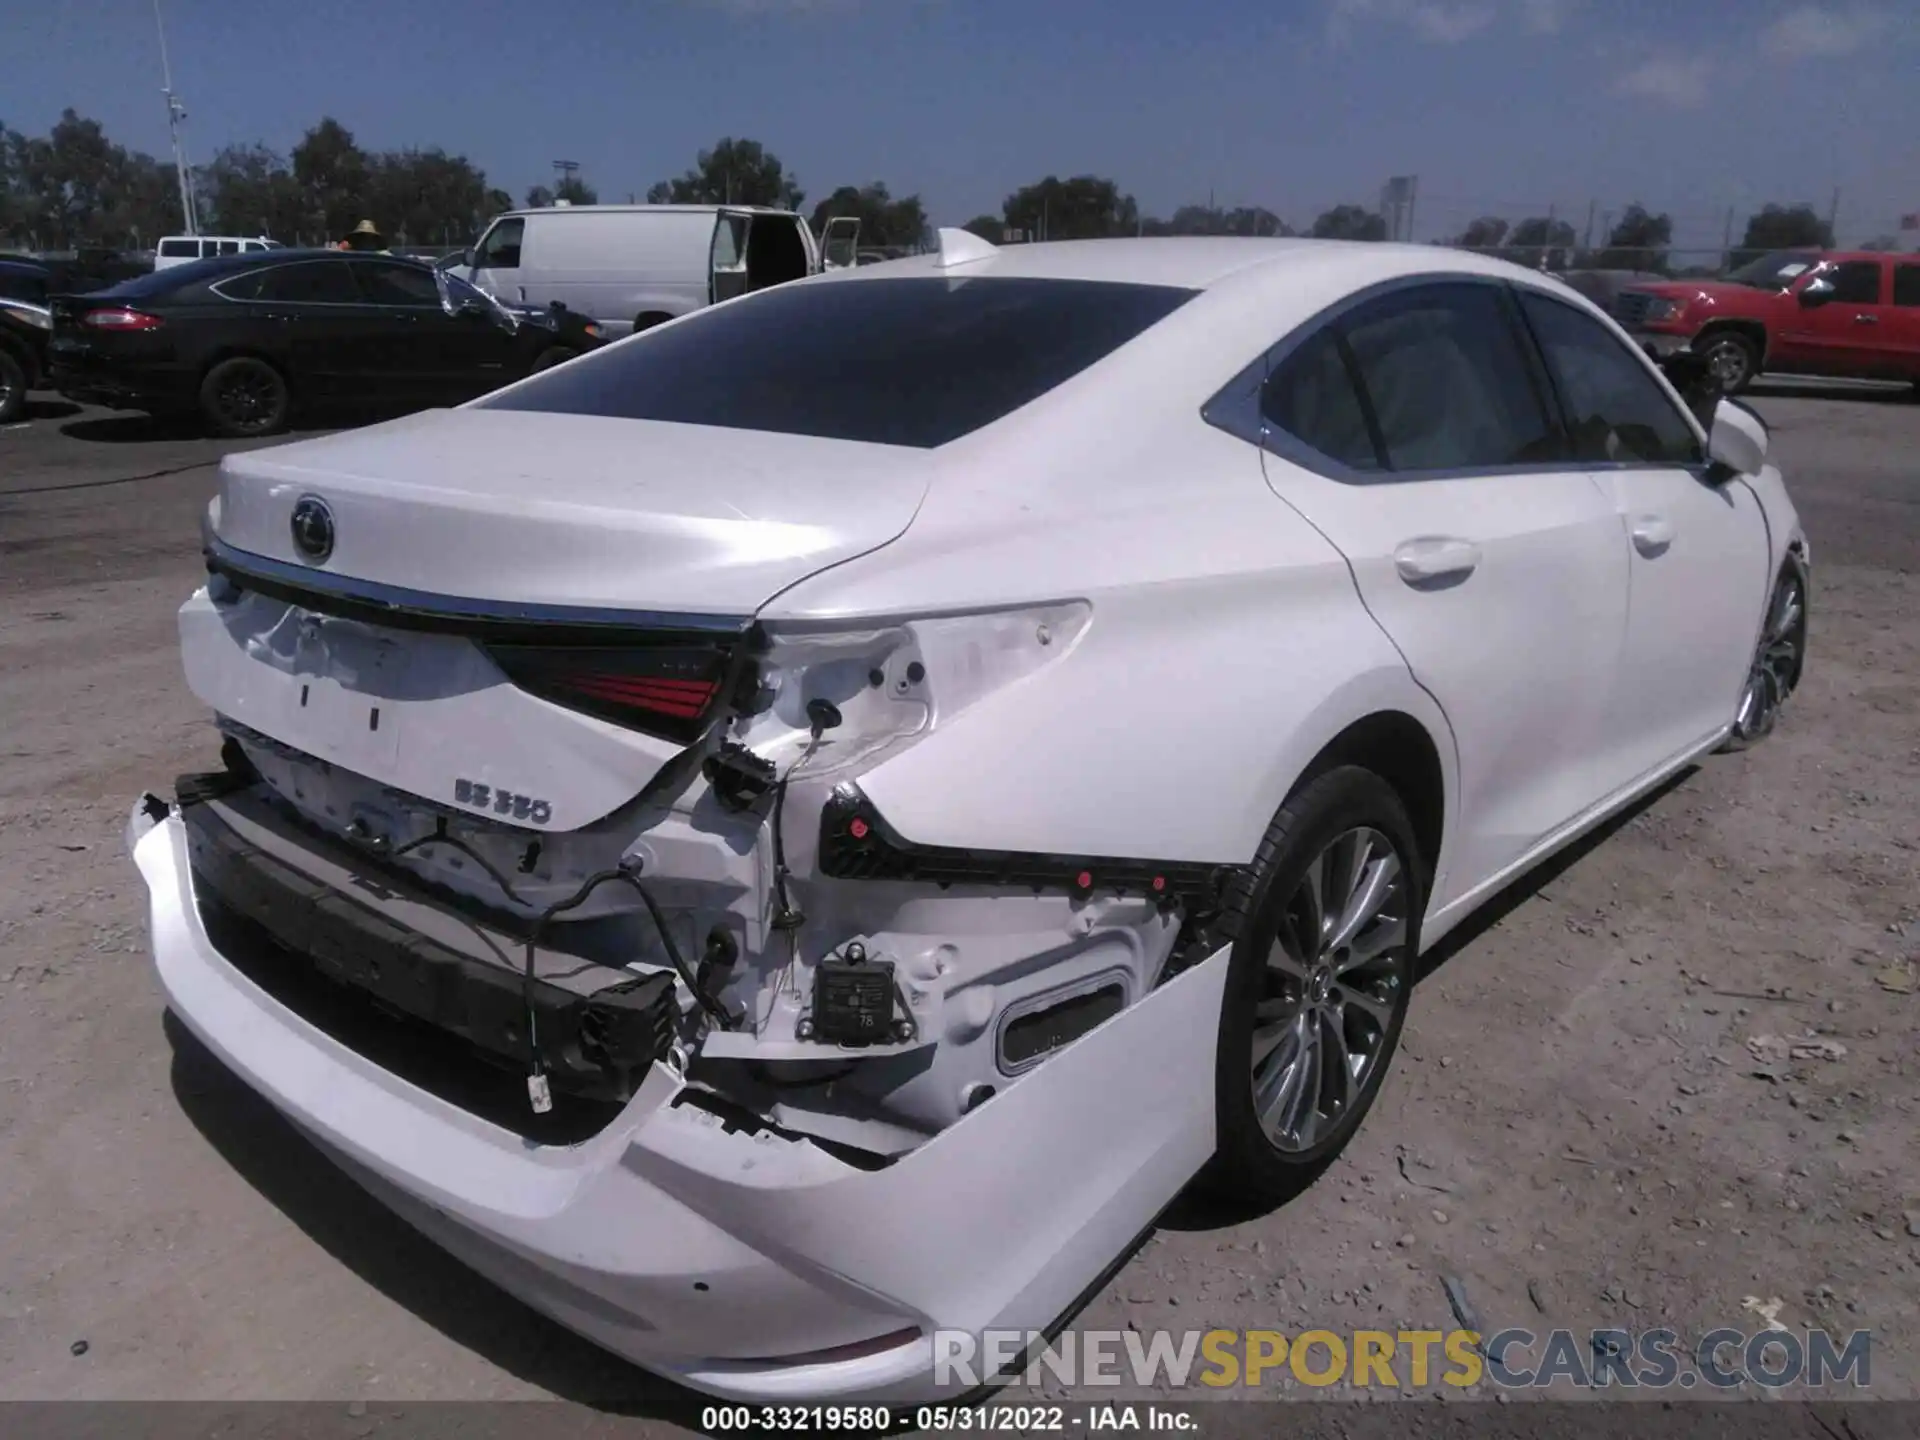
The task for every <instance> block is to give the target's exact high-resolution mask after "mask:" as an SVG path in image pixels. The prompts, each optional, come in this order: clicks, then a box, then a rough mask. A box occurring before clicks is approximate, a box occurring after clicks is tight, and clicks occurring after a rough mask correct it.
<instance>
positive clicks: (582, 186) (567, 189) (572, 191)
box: [553, 175, 600, 205]
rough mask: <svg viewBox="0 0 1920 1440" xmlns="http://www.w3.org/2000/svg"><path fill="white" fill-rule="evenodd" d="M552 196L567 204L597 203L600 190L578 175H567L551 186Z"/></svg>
mask: <svg viewBox="0 0 1920 1440" xmlns="http://www.w3.org/2000/svg"><path fill="white" fill-rule="evenodd" d="M553 198H554V199H556V200H564V201H566V202H567V203H568V204H569V205H598V204H599V203H600V192H599V191H598V190H596V189H594V188H593V187H592V186H591V185H589V184H588V183H587V182H586V181H584V180H582V179H581V178H580V177H579V176H578V175H569V176H567V178H566V179H564V180H562V181H561V182H560V183H559V184H558V185H556V186H554V187H553Z"/></svg>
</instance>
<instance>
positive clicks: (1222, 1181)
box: [1201, 765, 1426, 1208]
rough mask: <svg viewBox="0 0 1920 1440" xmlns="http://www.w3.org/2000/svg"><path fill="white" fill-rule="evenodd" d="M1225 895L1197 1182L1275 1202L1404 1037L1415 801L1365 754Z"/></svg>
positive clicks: (1283, 825)
mask: <svg viewBox="0 0 1920 1440" xmlns="http://www.w3.org/2000/svg"><path fill="white" fill-rule="evenodd" d="M1227 903H1228V911H1229V915H1230V917H1231V919H1232V920H1233V921H1234V922H1237V923H1235V924H1234V930H1233V933H1234V937H1235V938H1234V942H1233V949H1232V951H1231V954H1230V956H1229V959H1228V962H1227V963H1228V969H1227V979H1226V991H1225V997H1224V999H1223V1002H1222V1004H1221V1011H1220V1029H1219V1039H1218V1044H1217V1048H1216V1052H1215V1073H1214V1086H1215V1091H1214V1115H1215V1127H1216V1136H1217V1139H1216V1150H1215V1154H1214V1157H1213V1159H1212V1161H1211V1162H1210V1163H1209V1164H1208V1166H1207V1169H1206V1171H1205V1172H1204V1173H1203V1175H1202V1177H1201V1183H1202V1185H1203V1186H1204V1187H1205V1188H1206V1189H1208V1190H1211V1191H1213V1192H1214V1193H1215V1194H1216V1195H1219V1196H1221V1197H1222V1198H1230V1199H1232V1200H1234V1201H1235V1202H1238V1203H1253V1204H1258V1205H1261V1206H1263V1207H1269V1208H1270V1207H1271V1206H1273V1205H1275V1204H1278V1203H1280V1202H1282V1201H1284V1200H1286V1199H1287V1198H1289V1197H1290V1196H1292V1195H1293V1194H1295V1193H1296V1192H1297V1191H1298V1190H1299V1188H1300V1187H1301V1186H1302V1185H1303V1184H1304V1183H1306V1182H1307V1181H1309V1180H1311V1179H1312V1177H1313V1175H1315V1174H1317V1173H1318V1170H1319V1168H1320V1167H1321V1166H1322V1165H1323V1164H1324V1163H1325V1162H1326V1161H1328V1160H1330V1159H1331V1158H1332V1157H1333V1156H1335V1155H1336V1154H1338V1153H1339V1152H1340V1150H1341V1149H1342V1148H1343V1147H1344V1146H1345V1145H1346V1143H1347V1142H1348V1141H1349V1140H1350V1139H1351V1138H1352V1137H1353V1135H1354V1133H1355V1132H1356V1131H1357V1130H1358V1129H1359V1128H1360V1122H1361V1121H1362V1120H1363V1119H1365V1117H1366V1113H1367V1111H1368V1109H1369V1108H1370V1107H1371V1106H1372V1104H1373V1101H1374V1098H1375V1097H1376V1096H1377V1095H1378V1094H1379V1093H1380V1086H1381V1083H1382V1081H1383V1080H1384V1078H1385V1076H1386V1073H1387V1069H1388V1067H1389V1065H1390V1064H1391V1063H1392V1060H1393V1054H1394V1051H1395V1049H1396V1048H1397V1047H1398V1045H1399V1043H1400V1031H1401V1028H1402V1027H1403V1025H1404V1024H1405V1023H1406V1015H1407V1003H1408V1000H1409V998H1410V996H1411V994H1412V990H1413V978H1414V960H1415V957H1416V956H1417V955H1418V954H1419V949H1420V917H1421V913H1422V911H1423V910H1424V908H1425V905H1426V876H1425V868H1424V863H1423V861H1422V860H1421V857H1420V854H1419V849H1418V847H1417V845H1416V843H1415V840H1414V831H1413V824H1412V822H1411V820H1409V818H1408V816H1407V810H1406V806H1405V805H1404V804H1402V803H1401V800H1400V797H1399V796H1398V795H1397V794H1396V793H1395V792H1394V790H1393V788H1392V787H1391V786H1390V785H1388V784H1387V782H1386V781H1384V780H1382V779H1381V778H1380V777H1379V776H1378V775H1375V774H1374V773H1373V772H1372V771H1370V770H1364V769H1361V768H1359V767H1358V766H1353V765H1343V766H1340V767H1339V768H1337V769H1333V770H1329V771H1327V772H1325V773H1324V774H1321V775H1319V776H1317V777H1315V778H1314V779H1312V780H1310V781H1308V782H1307V783H1306V784H1305V785H1303V786H1302V787H1301V788H1300V789H1299V790H1297V791H1295V792H1294V794H1293V795H1292V796H1291V797H1290V798H1289V799H1288V800H1287V802H1286V804H1284V805H1283V806H1281V807H1280V812H1279V813H1278V814H1277V815H1275V816H1274V818H1273V822H1272V824H1270V825H1269V826H1268V827H1267V834H1266V838H1265V839H1264V840H1263V841H1262V843H1261V846H1260V850H1259V853H1258V854H1257V855H1256V857H1255V859H1254V863H1253V867H1252V870H1251V873H1250V874H1249V876H1248V877H1247V878H1246V879H1244V880H1242V881H1241V882H1240V884H1239V886H1238V888H1237V889H1236V891H1235V892H1234V893H1233V894H1232V895H1231V896H1230V897H1229V899H1228V902H1227Z"/></svg>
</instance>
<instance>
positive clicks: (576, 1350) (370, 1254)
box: [164, 1012, 706, 1427]
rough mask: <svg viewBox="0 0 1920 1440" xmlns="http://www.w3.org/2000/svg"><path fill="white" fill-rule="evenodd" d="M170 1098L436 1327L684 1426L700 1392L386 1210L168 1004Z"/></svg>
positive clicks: (244, 1173) (278, 1198)
mask: <svg viewBox="0 0 1920 1440" xmlns="http://www.w3.org/2000/svg"><path fill="white" fill-rule="evenodd" d="M164 1023H165V1029H166V1036H167V1041H168V1043H169V1044H170V1045H171V1046H172V1048H173V1066H172V1074H171V1079H172V1084H173V1092H174V1095H175V1096H176V1097H177V1098H178V1099H179V1102H180V1108H181V1110H182V1111H183V1112H184V1113H185V1114H186V1116H187V1118H188V1120H190V1121H191V1122H192V1124H193V1126H194V1128H195V1129H197V1130H198V1131H199V1132H200V1134H201V1135H202V1136H204V1137H205V1138H206V1140H207V1143H208V1144H210V1145H212V1146H213V1148H214V1149H215V1150H217V1151H218V1152H219V1153H220V1156H221V1158H222V1159H223V1160H225V1161H226V1162H227V1163H228V1164H229V1165H231V1166H232V1167H233V1169H234V1170H235V1171H236V1172H238V1173H239V1175H240V1176H241V1177H242V1178H243V1179H245V1180H246V1181H247V1183H248V1184H250V1185H252V1186H253V1188H254V1189H255V1190H257V1191H259V1193H260V1194H261V1195H262V1196H264V1197H265V1198H266V1200H267V1201H268V1202H269V1203H271V1204H272V1205H273V1206H274V1207H275V1208H276V1209H278V1210H279V1211H280V1213H281V1214H283V1215H285V1216H286V1217H287V1218H288V1219H289V1220H291V1221H292V1222H293V1223H294V1224H295V1225H298V1226H299V1227H300V1229H301V1230H302V1231H303V1232H305V1234H306V1235H307V1236H308V1237H309V1238H310V1239H312V1240H313V1241H314V1242H315V1243H316V1244H318V1245H319V1246H321V1248H323V1249H324V1250H326V1252H327V1253H328V1254H329V1255H331V1256H333V1258H334V1259H336V1260H338V1261H339V1262H340V1263H341V1264H343V1265H345V1266H346V1267H347V1268H348V1269H350V1270H352V1271H353V1272H354V1274H356V1275H358V1276H359V1277H360V1278H361V1279H363V1280H365V1281H366V1282H367V1283H368V1284H369V1285H372V1286H374V1287H375V1288H376V1289H378V1290H379V1291H380V1292H381V1293H382V1294H383V1295H385V1296H386V1297H387V1298H388V1299H390V1300H392V1301H393V1302H394V1303H396V1304H398V1305H402V1306H405V1307H406V1308H407V1309H408V1310H410V1311H412V1312H413V1314H415V1315H417V1316H418V1317H419V1318H420V1319H422V1320H424V1321H426V1322H427V1324H429V1325H431V1326H433V1327H434V1329H436V1330H438V1331H439V1332H440V1333H441V1334H443V1335H445V1336H446V1337H447V1338H448V1339H450V1340H452V1341H453V1342H454V1343H455V1344H458V1345H461V1346H463V1347H465V1348H466V1349H468V1350H472V1351H474V1352H475V1353H477V1354H479V1355H481V1356H484V1357H485V1358H486V1359H487V1360H489V1361H491V1362H492V1363H493V1364H495V1365H498V1366H499V1367H500V1368H501V1369H503V1370H505V1371H507V1372H509V1373H510V1374H512V1375H514V1376H516V1377H518V1378H519V1379H521V1380H524V1381H526V1382H527V1383H529V1384H531V1385H537V1386H539V1387H540V1388H541V1389H543V1390H546V1391H549V1392H550V1393H552V1394H554V1395H557V1396H559V1397H561V1398H562V1399H565V1400H571V1401H574V1402H575V1403H578V1404H582V1405H588V1406H592V1407H594V1408H595V1409H599V1410H605V1411H609V1412H612V1413H616V1414H621V1415H635V1416H644V1417H647V1418H651V1419H658V1420H667V1421H671V1422H673V1423H676V1424H681V1425H686V1426H689V1427H691V1426H693V1425H694V1424H695V1422H696V1421H697V1420H698V1419H699V1414H700V1407H701V1406H702V1405H703V1404H704V1403H706V1402H704V1401H703V1400H702V1399H701V1398H700V1397H699V1396H697V1395H694V1394H693V1393H692V1392H691V1391H688V1390H683V1389H681V1388H680V1387H679V1386H677V1385H673V1384H671V1383H669V1382H668V1381H665V1380H661V1379H658V1378H656V1377H654V1376H651V1375H648V1374H647V1373H646V1372H645V1371H643V1370H640V1369H639V1368H638V1367H636V1366H633V1365H630V1364H628V1363H627V1362H626V1361H624V1360H621V1359H619V1358H618V1357H616V1356H614V1355H612V1354H610V1353H608V1352H607V1351H604V1350H602V1349H600V1348H599V1347H598V1346H596V1345H593V1344H590V1343H589V1342H587V1341H585V1340H583V1339H581V1338H579V1337H578V1336H576V1335H574V1334H573V1333H572V1332H571V1331H568V1330H565V1329H563V1328H561V1327H560V1326H559V1325H558V1324H556V1323H554V1322H553V1321H551V1320H548V1319H547V1318H546V1317H545V1316H543V1315H540V1314H538V1313H536V1312H535V1311H533V1310H530V1309H528V1308H527V1307H526V1306H525V1305H522V1304H521V1303H520V1302H519V1301H518V1300H515V1299H514V1298H513V1297H511V1296H510V1295H508V1294H506V1293H505V1292H504V1291H502V1290H499V1289H497V1288H495V1287H494V1285H493V1284H492V1283H490V1282H489V1281H487V1280H484V1279H482V1278H481V1277H480V1276H478V1275H476V1274H475V1273H474V1272H473V1271H471V1270H469V1269H467V1268H466V1267H465V1266H464V1265H462V1264H461V1263H460V1262H459V1261H457V1260H455V1259H454V1258H453V1257H452V1256H450V1255H448V1254H447V1253H446V1252H445V1251H443V1250H441V1249H440V1248H439V1247H437V1246H436V1245H434V1244H433V1243H432V1242H431V1241H430V1240H428V1239H427V1238H426V1237H425V1236H423V1235H421V1234H419V1233H418V1232H417V1231H415V1230H414V1229H413V1228H412V1227H411V1226H409V1225H408V1224H407V1223H406V1222H405V1221H403V1220H401V1219H400V1218H399V1217H398V1216H396V1215H394V1214H393V1213H392V1212H391V1211H389V1210H387V1209H386V1208H385V1207H384V1206H383V1205H381V1204H380V1203H379V1202H378V1201H377V1200H375V1199H374V1198H373V1197H372V1196H371V1195H369V1194H367V1192H366V1191H364V1190H362V1189H361V1188H360V1187H359V1186H358V1185H357V1184H355V1183H354V1181H353V1180H351V1179H350V1178H348V1176H347V1175H346V1174H345V1173H344V1172H343V1171H341V1170H339V1169H337V1168H336V1167H335V1166H334V1165H333V1163H332V1162H331V1161H329V1160H328V1159H327V1158H326V1157H325V1156H324V1155H323V1154H321V1152H320V1151H319V1150H317V1149H315V1148H314V1146H313V1145H312V1144H311V1143H309V1141H308V1140H307V1139H306V1137H305V1136H303V1135H302V1134H301V1133H300V1132H299V1131H298V1130H297V1129H295V1128H294V1127H293V1126H292V1125H291V1124H290V1123H289V1122H288V1121H287V1120H286V1119H285V1118H283V1117H282V1116H281V1115H280V1113H279V1112H278V1111H276V1110H275V1109H273V1107H272V1106H270V1105H268V1104H267V1103H266V1102H265V1101H264V1100H262V1099H261V1098H260V1097H259V1096H258V1095H256V1094H255V1093H254V1092H253V1091H252V1090H250V1089H248V1088H247V1086H246V1085H245V1084H243V1083H242V1082H241V1081H240V1080H239V1079H238V1078H237V1077H236V1076H235V1075H234V1074H233V1072H232V1071H230V1070H228V1069H227V1068H226V1066H224V1065H223V1064H221V1063H220V1061H219V1059H218V1058H216V1057H215V1056H214V1055H213V1053H212V1052H211V1051H209V1050H208V1049H207V1048H206V1047H205V1046H204V1045H202V1044H201V1043H200V1041H199V1040H198V1039H197V1038H195V1036H194V1035H193V1033H192V1032H191V1031H189V1030H188V1029H187V1028H186V1026H185V1025H183V1024H182V1023H181V1022H180V1021H179V1020H178V1019H177V1018H176V1017H175V1016H174V1015H173V1014H172V1013H171V1012H169V1013H168V1014H167V1016H166V1017H165V1022H164Z"/></svg>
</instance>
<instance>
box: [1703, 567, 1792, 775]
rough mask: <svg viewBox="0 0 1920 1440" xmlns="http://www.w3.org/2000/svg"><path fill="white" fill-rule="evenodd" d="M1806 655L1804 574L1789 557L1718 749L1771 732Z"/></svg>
mask: <svg viewBox="0 0 1920 1440" xmlns="http://www.w3.org/2000/svg"><path fill="white" fill-rule="evenodd" d="M1806 659H1807V577H1806V573H1805V572H1804V571H1803V570H1802V569H1801V568H1800V567H1799V566H1798V565H1797V564H1793V563H1789V564H1788V565H1787V567H1786V568H1785V569H1784V570H1782V571H1781V572H1780V578H1779V579H1778V580H1776V581H1774V585H1773V593H1772V594H1771V595H1770V596H1769V597H1768V599H1767V616H1766V620H1765V622H1764V623H1763V624H1762V625H1761V627H1760V640H1759V643H1758V644H1756V645H1755V646H1754V651H1753V663H1752V665H1750V666H1749V667H1748V669H1747V682H1746V684H1745V685H1744V686H1743V687H1742V688H1741V691H1740V706H1739V708H1738V709H1737V710H1735V711H1734V716H1733V729H1732V730H1731V731H1730V732H1729V733H1728V735H1727V738H1726V741H1725V743H1724V744H1722V745H1721V747H1720V748H1721V749H1722V750H1747V749H1750V748H1752V747H1753V746H1755V745H1758V744H1759V743H1760V742H1761V741H1762V740H1764V739H1766V738H1767V736H1769V735H1771V734H1772V733H1773V727H1774V725H1775V724H1777V723H1778V721H1779V719H1780V711H1781V709H1782V707H1783V706H1785V704H1786V703H1787V700H1788V698H1789V697H1790V696H1791V695H1792V694H1793V692H1794V689H1795V688H1796V687H1797V686H1798V685H1799V684H1800V672H1801V670H1802V669H1803V668H1804V666H1805V665H1806Z"/></svg>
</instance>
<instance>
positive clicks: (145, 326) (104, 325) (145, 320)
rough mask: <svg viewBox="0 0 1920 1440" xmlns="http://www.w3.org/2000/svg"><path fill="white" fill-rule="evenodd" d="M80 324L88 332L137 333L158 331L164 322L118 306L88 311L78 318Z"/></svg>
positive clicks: (153, 316) (138, 311) (156, 316)
mask: <svg viewBox="0 0 1920 1440" xmlns="http://www.w3.org/2000/svg"><path fill="white" fill-rule="evenodd" d="M80 323H81V324H82V325H84V326H86V327H87V328H88V329H90V330H113V331H137V330H158V329H159V328H160V327H161V326H162V325H164V324H166V321H164V320H162V319H161V318H160V317H159V316H158V315H149V314H147V313H146V312H145V311H143V310H129V309H127V308H125V307H124V306H119V307H115V308H113V309H110V310H89V311H88V312H87V313H86V314H85V315H83V316H81V317H80Z"/></svg>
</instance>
